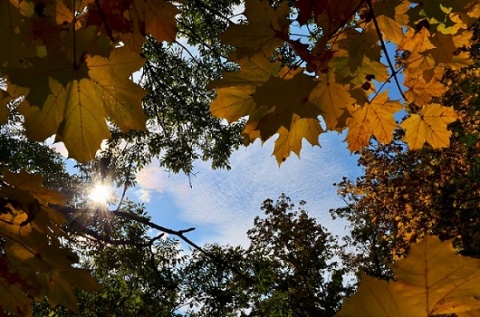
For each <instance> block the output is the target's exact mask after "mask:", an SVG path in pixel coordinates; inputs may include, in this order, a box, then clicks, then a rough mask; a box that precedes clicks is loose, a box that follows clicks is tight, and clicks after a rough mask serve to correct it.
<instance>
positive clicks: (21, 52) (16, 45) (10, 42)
mask: <svg viewBox="0 0 480 317" xmlns="http://www.w3.org/2000/svg"><path fill="white" fill-rule="evenodd" d="M26 3H27V2H26V1H22V2H21V3H20V2H19V1H10V0H1V1H0V37H1V38H2V42H3V43H4V45H3V46H4V47H3V48H2V49H1V50H0V67H1V68H7V67H8V68H15V67H23V66H24V65H25V62H26V58H28V57H33V56H35V54H36V47H35V44H34V43H32V37H33V30H32V23H31V20H30V19H26V18H25V16H24V15H23V14H22V11H23V10H22V6H24V5H26ZM2 73H3V74H5V70H3V71H2Z"/></svg>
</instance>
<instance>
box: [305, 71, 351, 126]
mask: <svg viewBox="0 0 480 317" xmlns="http://www.w3.org/2000/svg"><path fill="white" fill-rule="evenodd" d="M310 100H311V102H312V103H313V104H314V105H315V106H316V107H318V109H319V110H320V112H321V115H322V117H323V119H324V120H325V123H326V128H327V130H338V131H341V130H343V129H344V128H345V121H344V119H345V118H346V117H345V113H346V112H347V106H348V105H352V104H354V103H355V100H354V99H353V98H352V97H351V95H350V94H349V92H348V85H341V84H338V83H336V82H335V78H334V75H333V74H320V78H319V82H318V84H317V86H316V87H315V88H314V89H313V90H312V93H311V94H310Z"/></svg>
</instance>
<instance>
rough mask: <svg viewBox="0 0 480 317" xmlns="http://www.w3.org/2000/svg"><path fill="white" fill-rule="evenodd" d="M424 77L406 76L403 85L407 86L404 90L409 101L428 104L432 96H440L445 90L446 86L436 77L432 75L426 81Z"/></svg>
mask: <svg viewBox="0 0 480 317" xmlns="http://www.w3.org/2000/svg"><path fill="white" fill-rule="evenodd" d="M442 70H443V69H442ZM433 76H436V75H435V74H434V75H433ZM425 77H426V76H423V77H410V76H408V77H407V79H406V80H405V82H404V85H405V86H407V87H408V88H409V89H408V90H407V91H406V92H405V97H406V98H407V100H408V101H409V102H415V103H416V104H418V105H428V104H429V103H430V102H431V101H432V98H433V97H440V96H442V95H443V94H444V93H445V92H446V91H447V87H445V85H444V84H442V83H441V82H440V80H439V79H438V78H437V77H433V78H432V79H431V80H430V81H429V82H428V83H427V82H425Z"/></svg>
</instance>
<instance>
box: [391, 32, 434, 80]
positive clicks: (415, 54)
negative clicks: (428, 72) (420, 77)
mask: <svg viewBox="0 0 480 317" xmlns="http://www.w3.org/2000/svg"><path fill="white" fill-rule="evenodd" d="M434 48H435V46H434V45H433V44H432V42H431V41H430V32H429V31H428V29H426V28H422V29H421V30H420V31H418V32H417V31H415V30H414V29H410V30H409V31H408V32H407V33H406V34H405V36H404V39H403V41H402V42H401V43H400V44H399V46H398V48H397V51H408V52H410V54H409V56H408V58H407V60H406V61H407V63H408V69H409V70H410V71H411V73H412V74H416V73H418V72H421V71H423V70H425V69H431V68H434V67H435V61H434V59H433V57H432V56H431V55H430V52H431V50H432V49H434Z"/></svg>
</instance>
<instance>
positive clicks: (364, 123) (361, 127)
mask: <svg viewBox="0 0 480 317" xmlns="http://www.w3.org/2000/svg"><path fill="white" fill-rule="evenodd" d="M401 109H402V105H401V104H400V103H399V102H398V101H390V99H389V97H388V92H387V91H384V92H382V93H380V94H379V95H377V96H376V97H375V98H374V99H373V100H372V101H371V102H369V103H366V104H365V105H363V106H359V105H355V106H350V108H349V112H350V115H351V116H352V117H351V118H348V119H347V126H348V133H347V137H346V141H347V143H348V148H349V150H350V151H352V152H353V151H356V150H359V149H360V148H362V147H363V146H366V145H368V144H369V142H370V138H371V137H372V136H375V138H376V139H377V140H378V141H379V142H382V143H389V142H390V141H391V140H392V138H393V130H394V129H395V128H396V127H397V124H396V122H395V119H394V117H393V115H394V113H395V112H397V111H399V110H401Z"/></svg>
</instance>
